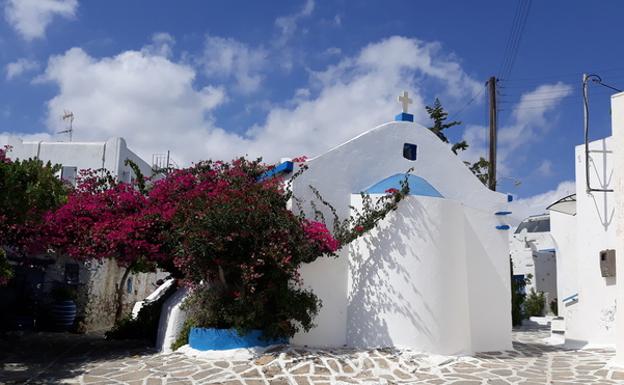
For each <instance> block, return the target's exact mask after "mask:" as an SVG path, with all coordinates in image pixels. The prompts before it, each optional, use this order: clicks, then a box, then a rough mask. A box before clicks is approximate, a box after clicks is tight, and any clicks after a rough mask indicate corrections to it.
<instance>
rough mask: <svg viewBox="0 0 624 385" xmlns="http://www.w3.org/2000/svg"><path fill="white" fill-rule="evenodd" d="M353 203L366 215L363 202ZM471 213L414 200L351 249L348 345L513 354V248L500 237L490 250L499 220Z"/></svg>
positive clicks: (451, 203)
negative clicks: (489, 234)
mask: <svg viewBox="0 0 624 385" xmlns="http://www.w3.org/2000/svg"><path fill="white" fill-rule="evenodd" d="M373 197H374V198H377V197H379V195H373ZM352 204H353V206H354V207H355V208H357V209H360V208H361V198H360V197H359V196H357V195H353V196H352ZM468 210H469V212H466V207H464V206H463V205H462V204H461V203H460V202H458V201H455V200H450V199H443V198H435V197H426V196H409V197H407V198H406V199H405V200H404V201H403V202H401V206H400V207H399V209H398V210H397V211H396V212H393V213H391V214H390V215H389V216H388V217H387V218H386V219H384V221H382V222H381V223H380V225H379V226H378V227H377V228H376V229H374V230H372V231H371V232H369V233H368V234H366V235H365V236H363V237H362V238H360V239H358V240H357V241H355V242H354V243H353V244H352V245H351V258H350V269H349V272H350V273H349V296H348V303H349V307H348V318H347V321H348V322H347V345H349V346H356V347H379V346H400V347H407V348H412V349H417V350H421V351H427V352H431V353H435V354H445V355H461V354H471V353H474V352H476V351H488V350H504V349H510V348H511V342H510V331H511V320H510V318H509V314H510V312H511V307H510V305H509V290H510V288H509V285H508V282H509V270H508V268H505V267H504V265H503V264H502V263H500V262H501V260H502V261H504V260H505V258H504V257H505V256H506V249H507V245H506V243H505V242H504V241H505V240H504V239H501V238H500V237H499V236H498V234H497V235H495V236H494V237H493V239H489V240H487V241H486V242H487V243H486V245H487V249H488V250H487V251H486V250H485V249H486V247H484V245H483V244H482V243H481V242H482V240H483V237H484V236H486V235H485V234H483V233H484V232H488V231H483V230H484V229H487V227H488V226H492V215H491V214H489V213H484V215H479V213H478V212H477V210H474V209H468ZM468 217H470V219H468ZM473 223H474V225H475V226H473ZM489 232H492V233H494V231H489ZM490 258H493V259H494V260H492V259H490ZM507 263H508V262H507Z"/></svg>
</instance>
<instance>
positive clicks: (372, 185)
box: [293, 114, 511, 354]
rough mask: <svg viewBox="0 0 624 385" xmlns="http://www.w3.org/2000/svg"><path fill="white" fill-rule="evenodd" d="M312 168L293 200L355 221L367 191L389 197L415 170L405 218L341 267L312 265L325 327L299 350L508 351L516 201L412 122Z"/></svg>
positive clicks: (392, 220)
mask: <svg viewBox="0 0 624 385" xmlns="http://www.w3.org/2000/svg"><path fill="white" fill-rule="evenodd" d="M405 115H406V114H402V115H399V117H405ZM307 165H308V167H309V169H308V170H307V171H306V172H304V173H303V174H302V175H301V176H299V177H298V178H297V179H296V180H295V181H294V183H293V192H294V196H295V197H296V198H297V199H299V200H301V202H302V207H303V209H304V211H305V212H306V214H307V215H309V216H310V217H313V211H312V209H311V208H310V204H309V203H310V202H311V201H315V200H316V198H315V197H314V194H313V193H312V191H311V189H310V188H309V186H310V185H311V186H314V187H315V188H317V189H318V190H319V192H320V193H321V194H322V196H323V197H324V199H326V200H327V201H328V202H330V203H331V204H332V205H333V206H334V207H335V208H336V209H337V213H338V215H339V216H340V217H341V218H346V217H348V216H349V215H350V214H351V213H352V212H351V208H350V206H353V207H354V208H355V209H357V208H358V207H361V198H360V195H359V193H360V192H361V191H365V192H368V193H369V194H371V196H372V197H373V198H376V197H380V196H382V195H384V194H385V191H386V189H388V188H391V187H396V188H399V181H401V180H402V179H403V178H404V176H405V173H406V171H407V170H408V169H410V168H411V167H414V171H413V172H412V173H411V174H410V176H409V184H410V195H409V196H408V197H406V199H405V200H403V201H401V202H400V203H399V208H398V210H397V211H395V212H392V213H390V214H389V215H388V216H387V217H386V219H385V220H383V221H382V222H380V224H379V226H378V227H377V228H375V229H374V230H372V231H370V232H369V233H367V234H366V235H364V236H363V237H361V238H360V239H359V240H357V241H355V242H353V243H352V244H351V245H350V247H348V248H346V250H342V251H341V253H340V256H339V257H338V258H336V259H332V258H321V259H319V260H317V261H315V262H314V263H312V264H310V265H305V266H304V267H303V269H302V277H303V279H304V282H305V284H306V285H307V286H308V287H310V288H311V289H312V290H313V291H314V293H316V294H317V295H318V296H319V297H320V299H321V300H322V301H323V307H322V309H321V311H320V314H319V315H318V316H317V318H316V319H315V323H316V325H317V327H316V328H314V329H312V330H311V331H310V332H308V333H302V334H299V335H296V336H295V338H294V339H293V343H295V344H305V345H310V346H343V345H347V346H354V347H378V346H395V347H406V348H413V349H417V350H420V351H426V352H431V353H438V354H471V353H474V352H480V351H493V350H504V349H510V348H511V299H510V290H511V289H510V268H509V240H508V239H509V235H508V231H509V226H508V225H507V223H506V220H507V218H508V216H507V214H510V213H509V212H508V211H507V205H508V199H509V197H508V196H507V195H505V194H501V193H497V192H493V191H490V190H488V189H487V188H486V187H485V186H484V185H483V184H482V183H481V182H480V181H479V180H478V179H477V178H476V177H475V176H474V175H473V174H472V173H471V172H470V171H469V170H468V168H467V167H466V166H465V165H464V164H463V163H462V161H461V160H460V159H459V157H457V156H456V155H454V154H453V153H452V152H451V151H450V148H449V147H448V145H446V144H445V143H443V142H441V141H440V140H439V139H438V138H437V137H436V136H435V135H434V134H433V133H432V132H430V131H429V130H428V129H426V128H425V127H423V126H421V125H419V124H414V123H412V122H409V121H397V122H392V123H386V124H383V125H381V126H379V127H376V128H374V129H372V130H369V131H367V132H364V133H363V134H361V135H359V136H357V137H355V138H353V139H352V140H350V141H348V142H346V143H343V144H341V145H340V146H338V147H335V148H333V149H331V150H329V151H328V152H327V153H325V154H323V155H321V156H318V157H316V158H314V159H311V160H309V161H308V162H307ZM316 204H317V207H322V205H321V204H320V203H319V202H317V203H316ZM326 218H328V219H329V218H331V215H326ZM328 225H329V226H331V223H328Z"/></svg>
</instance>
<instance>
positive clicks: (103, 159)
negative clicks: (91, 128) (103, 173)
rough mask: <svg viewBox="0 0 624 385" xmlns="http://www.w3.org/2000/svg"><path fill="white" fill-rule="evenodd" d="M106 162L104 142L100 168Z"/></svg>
mask: <svg viewBox="0 0 624 385" xmlns="http://www.w3.org/2000/svg"><path fill="white" fill-rule="evenodd" d="M105 162H106V142H104V146H103V147H102V169H104V168H105V167H104V165H105Z"/></svg>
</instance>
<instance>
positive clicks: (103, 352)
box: [0, 327, 624, 385]
mask: <svg viewBox="0 0 624 385" xmlns="http://www.w3.org/2000/svg"><path fill="white" fill-rule="evenodd" d="M547 335H548V332H547V330H545V329H544V328H539V327H528V328H523V329H519V330H515V331H514V349H515V350H514V351H506V352H492V353H487V354H479V355H477V356H476V357H463V358H459V359H440V358H437V359H433V358H432V357H428V356H426V355H422V354H415V353H411V354H407V353H402V354H399V353H398V352H396V351H392V350H385V349H382V350H370V351H355V350H347V349H345V350H331V351H330V350H325V351H314V350H302V349H291V348H288V347H281V348H276V349H275V350H274V351H273V352H271V353H270V354H265V355H263V356H260V357H256V358H255V359H252V360H237V361H235V360H219V359H199V358H190V357H187V356H185V355H182V354H180V353H174V354H168V355H160V354H154V353H153V352H151V351H150V350H147V349H145V348H141V347H140V346H136V345H134V346H133V345H131V344H130V345H129V344H128V343H114V342H113V343H111V342H109V341H103V340H102V339H101V338H96V337H84V336H83V337H82V338H77V337H76V336H73V337H68V336H67V335H54V334H46V335H39V336H34V337H33V336H29V337H27V338H26V337H25V338H22V339H20V340H17V341H9V342H6V341H5V342H0V349H1V350H0V365H1V367H0V383H6V384H18V383H19V384H58V383H67V384H98V385H99V384H130V385H139V384H141V385H165V384H177V385H182V384H227V385H261V384H265V385H266V384H271V385H287V384H297V385H303V384H306V385H308V384H310V385H311V384H315V385H318V384H325V385H329V384H456V385H460V384H461V385H472V384H475V385H476V384H491V385H503V384H524V385H531V384H624V372H618V371H613V370H610V369H609V368H608V366H607V363H608V361H609V360H610V359H611V358H612V357H613V355H614V352H613V351H612V350H605V349H586V350H566V349H562V348H557V347H551V346H546V345H544V344H542V343H541V339H542V338H545V337H546V336H547ZM35 337H36V338H35ZM42 337H43V338H42Z"/></svg>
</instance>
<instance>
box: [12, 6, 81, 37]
mask: <svg viewBox="0 0 624 385" xmlns="http://www.w3.org/2000/svg"><path fill="white" fill-rule="evenodd" d="M77 8H78V0H7V2H6V4H5V7H4V15H5V18H6V20H7V21H8V22H9V24H11V26H12V27H13V28H14V29H15V30H16V31H17V32H18V33H19V34H20V35H21V36H22V38H24V39H25V40H28V41H30V40H33V39H37V38H42V37H44V36H45V30H46V28H47V26H48V25H49V24H50V23H51V22H52V19H53V18H54V17H55V16H60V17H64V18H72V17H74V16H75V15H76V9H77Z"/></svg>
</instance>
